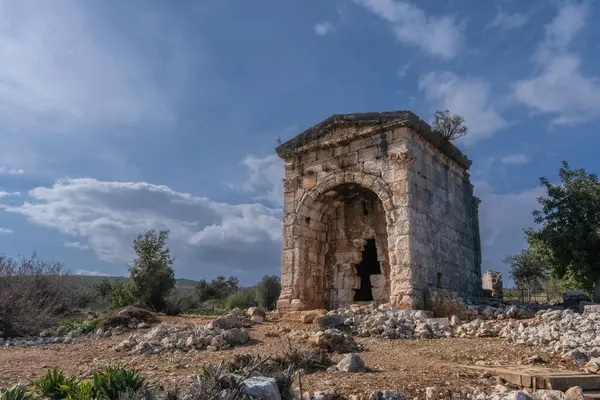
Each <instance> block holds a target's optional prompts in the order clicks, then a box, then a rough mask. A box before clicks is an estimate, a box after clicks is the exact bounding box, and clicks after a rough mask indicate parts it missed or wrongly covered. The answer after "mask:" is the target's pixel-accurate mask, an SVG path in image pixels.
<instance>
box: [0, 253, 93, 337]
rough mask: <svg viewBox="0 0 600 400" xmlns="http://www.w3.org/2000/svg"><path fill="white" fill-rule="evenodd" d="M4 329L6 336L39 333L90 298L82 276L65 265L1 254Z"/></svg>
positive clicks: (0, 304)
mask: <svg viewBox="0 0 600 400" xmlns="http://www.w3.org/2000/svg"><path fill="white" fill-rule="evenodd" d="M0 293H2V295H1V296H0V325H1V327H0V329H1V330H2V331H4V333H5V335H6V336H9V337H10V336H15V335H27V334H38V333H39V331H40V330H42V329H46V328H49V327H52V326H56V323H57V321H58V320H59V319H60V317H61V316H65V315H66V314H67V313H70V312H72V310H74V309H77V308H79V307H81V306H85V305H86V304H87V303H88V302H89V300H90V296H89V295H90V290H89V289H86V288H85V287H84V285H83V283H82V281H81V279H80V278H79V277H75V276H71V275H68V274H67V271H66V270H65V269H64V268H63V266H62V264H60V263H57V262H52V261H43V260H39V259H38V258H37V257H36V255H35V254H33V255H32V256H31V257H22V258H19V259H12V258H9V257H6V256H4V255H2V254H0Z"/></svg>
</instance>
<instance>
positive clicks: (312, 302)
mask: <svg viewBox="0 0 600 400" xmlns="http://www.w3.org/2000/svg"><path fill="white" fill-rule="evenodd" d="M336 190H342V191H343V190H345V191H346V192H348V193H355V192H356V193H357V196H358V198H356V199H355V200H344V201H342V204H343V207H340V206H334V203H335V202H334V200H332V198H331V197H330V195H328V193H330V192H332V191H334V192H335V191H336ZM336 193H337V192H336ZM358 201H360V202H369V204H371V203H372V204H373V205H372V206H371V207H373V209H374V210H376V212H374V213H373V215H371V216H369V217H365V219H369V220H370V222H366V223H367V224H369V223H370V224H376V226H377V227H376V228H375V227H372V226H367V225H364V226H360V227H357V226H355V227H353V228H348V229H351V230H352V232H353V233H351V234H350V233H347V232H346V233H344V234H341V235H342V236H344V237H343V238H340V237H338V236H336V235H339V233H336V232H339V230H340V227H339V226H337V225H336V224H338V225H339V224H345V222H340V221H345V219H346V217H345V216H344V215H345V214H348V215H350V213H351V212H354V213H355V214H356V207H357V204H356V202H358ZM347 207H354V211H351V210H350V209H348V208H347ZM394 210H395V207H394V204H393V202H392V192H391V190H390V187H389V185H388V184H387V183H386V182H385V181H384V180H383V179H382V178H381V177H377V176H374V175H369V174H365V173H363V172H339V171H338V172H332V173H330V174H329V175H326V176H325V177H324V178H321V179H318V180H317V182H316V185H315V186H314V187H313V188H312V189H310V190H309V191H308V192H306V193H304V195H303V196H302V198H301V199H300V201H299V204H298V205H297V206H296V208H295V213H294V214H295V215H294V227H295V229H294V237H296V238H297V240H299V243H300V246H299V247H300V251H299V252H298V254H297V255H296V256H297V259H296V260H295V262H294V264H295V268H294V269H295V271H296V279H294V281H295V282H293V283H292V285H293V286H294V287H295V288H296V289H295V292H296V293H295V296H293V297H295V298H296V302H297V304H296V307H294V308H296V309H308V308H324V307H327V308H335V307H338V306H344V305H347V304H346V303H344V302H347V301H348V299H350V300H349V301H350V302H351V301H352V295H351V293H352V291H356V290H357V289H360V285H361V283H360V282H361V279H363V282H364V276H363V277H362V278H360V277H358V276H357V274H358V272H356V273H354V275H353V274H352V271H354V268H355V267H356V266H357V265H358V264H359V263H361V262H362V260H361V257H362V254H363V250H364V249H365V247H366V244H367V241H368V240H374V241H375V242H376V246H377V261H378V262H379V263H380V266H381V268H380V272H378V274H379V275H378V276H372V277H371V278H370V279H371V280H370V281H371V282H373V287H372V290H373V293H374V300H377V301H379V300H382V302H383V300H386V301H389V298H390V292H391V275H392V272H393V271H392V268H391V260H390V257H389V251H388V249H389V248H390V246H391V245H392V243H391V242H390V236H391V235H390V231H391V230H393V222H392V221H393V217H391V214H392V213H393V212H394ZM365 215H368V213H367V214H365ZM358 219H360V218H350V219H348V220H349V221H356V220H358ZM374 221H377V222H374ZM357 223H358V222H357ZM343 229H346V228H342V230H343ZM348 232H350V231H348ZM346 236H347V237H346ZM344 257H345V258H344ZM357 285H358V288H357V287H356V286H357ZM332 293H333V294H332Z"/></svg>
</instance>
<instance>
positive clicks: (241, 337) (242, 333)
mask: <svg viewBox="0 0 600 400" xmlns="http://www.w3.org/2000/svg"><path fill="white" fill-rule="evenodd" d="M221 336H222V337H223V339H224V340H225V341H226V342H227V343H229V344H230V345H232V346H237V345H240V344H244V343H247V342H248V339H249V335H248V331H247V330H245V329H243V328H242V329H240V328H233V329H229V330H228V331H225V332H223V333H222V334H221ZM213 340H214V339H213ZM211 344H212V342H211ZM217 347H218V346H217Z"/></svg>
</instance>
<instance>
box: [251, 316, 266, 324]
mask: <svg viewBox="0 0 600 400" xmlns="http://www.w3.org/2000/svg"><path fill="white" fill-rule="evenodd" d="M264 320H265V319H264V317H261V316H260V315H253V316H251V317H250V321H252V322H254V323H255V324H260V323H261V322H263V321H264Z"/></svg>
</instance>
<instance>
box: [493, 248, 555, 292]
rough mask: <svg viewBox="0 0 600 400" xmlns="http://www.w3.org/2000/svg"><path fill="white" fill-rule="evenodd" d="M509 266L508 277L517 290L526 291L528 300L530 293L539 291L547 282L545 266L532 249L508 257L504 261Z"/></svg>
mask: <svg viewBox="0 0 600 400" xmlns="http://www.w3.org/2000/svg"><path fill="white" fill-rule="evenodd" d="M504 262H505V263H507V264H509V265H510V277H511V278H512V279H513V280H514V281H515V284H516V285H517V287H518V288H519V289H526V290H527V294H528V297H529V299H530V300H531V292H532V291H534V290H536V289H540V288H541V287H542V283H543V282H545V281H546V280H547V273H546V266H545V265H544V263H543V262H542V259H541V258H540V257H539V256H538V255H537V254H536V252H535V251H534V250H533V249H527V250H523V251H521V252H520V253H519V254H513V255H509V256H507V257H506V258H505V260H504Z"/></svg>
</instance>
